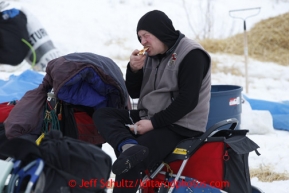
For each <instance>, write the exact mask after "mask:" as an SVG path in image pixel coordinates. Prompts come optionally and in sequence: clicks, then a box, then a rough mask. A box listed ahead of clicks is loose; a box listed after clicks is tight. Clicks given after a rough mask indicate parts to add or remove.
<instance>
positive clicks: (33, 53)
mask: <svg viewBox="0 0 289 193" xmlns="http://www.w3.org/2000/svg"><path fill="white" fill-rule="evenodd" d="M21 41H22V42H23V43H25V44H26V45H27V46H28V47H29V48H30V50H31V52H32V55H33V61H32V64H31V66H32V68H33V67H34V66H35V64H36V52H35V50H34V49H33V46H32V45H31V44H30V43H29V42H28V41H26V40H25V39H23V38H22V39H21Z"/></svg>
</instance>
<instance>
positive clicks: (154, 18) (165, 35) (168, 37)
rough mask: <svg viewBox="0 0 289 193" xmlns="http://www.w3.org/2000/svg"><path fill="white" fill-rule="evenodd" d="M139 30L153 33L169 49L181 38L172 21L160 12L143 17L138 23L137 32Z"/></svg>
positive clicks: (152, 12)
mask: <svg viewBox="0 0 289 193" xmlns="http://www.w3.org/2000/svg"><path fill="white" fill-rule="evenodd" d="M139 30H146V31H148V32H150V33H152V34H153V35H154V36H156V37H157V38H158V39H159V40H160V41H161V42H163V43H164V44H165V45H167V46H168V48H170V47H172V46H173V45H174V44H175V42H176V40H177V39H178V37H179V32H178V31H176V30H175V28H174V26H173V23H172V21H171V19H170V18H169V17H168V16H167V15H166V14H165V13H164V12H162V11H159V10H154V11H150V12H148V13H146V14H145V15H144V16H142V17H141V18H140V20H139V21H138V24H137V29H136V32H137V33H138V31H139ZM138 39H139V38H138ZM139 41H140V39H139Z"/></svg>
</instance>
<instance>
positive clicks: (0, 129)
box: [0, 102, 15, 159]
mask: <svg viewBox="0 0 289 193" xmlns="http://www.w3.org/2000/svg"><path fill="white" fill-rule="evenodd" d="M14 105H15V103H14V102H5V103H0V146H1V145H2V143H4V142H5V141H6V140H7V137H6V135H5V128H4V121H5V120H6V119H7V117H8V115H9V113H10V111H11V110H12V109H13V107H14ZM5 158H6V157H2V156H1V155H0V159H5Z"/></svg>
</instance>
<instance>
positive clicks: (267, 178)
mask: <svg viewBox="0 0 289 193" xmlns="http://www.w3.org/2000/svg"><path fill="white" fill-rule="evenodd" d="M250 176H251V178H253V177H257V178H258V179H259V180H260V181H261V182H273V181H281V180H289V174H288V173H276V172H273V170H272V168H271V167H270V166H261V167H260V168H258V169H250Z"/></svg>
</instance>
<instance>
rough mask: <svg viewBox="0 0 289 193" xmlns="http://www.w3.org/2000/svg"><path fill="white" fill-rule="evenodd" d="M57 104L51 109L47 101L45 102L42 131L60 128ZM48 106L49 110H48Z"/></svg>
mask: <svg viewBox="0 0 289 193" xmlns="http://www.w3.org/2000/svg"><path fill="white" fill-rule="evenodd" d="M57 105H58V103H56V105H55V107H54V108H53V109H52V108H51V105H50V104H49V102H48V101H47V102H46V109H45V116H44V120H43V122H44V128H43V132H44V133H47V132H48V131H49V130H60V124H59V119H58V115H57V113H56V112H57ZM49 107H50V109H51V110H49Z"/></svg>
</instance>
